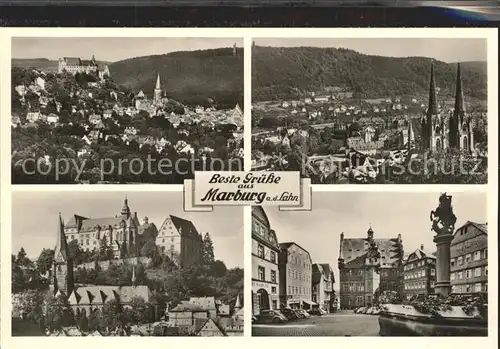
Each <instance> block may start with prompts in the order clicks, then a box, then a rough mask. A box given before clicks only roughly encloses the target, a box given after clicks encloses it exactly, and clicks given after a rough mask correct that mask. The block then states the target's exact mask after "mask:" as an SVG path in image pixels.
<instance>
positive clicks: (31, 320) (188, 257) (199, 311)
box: [12, 191, 244, 337]
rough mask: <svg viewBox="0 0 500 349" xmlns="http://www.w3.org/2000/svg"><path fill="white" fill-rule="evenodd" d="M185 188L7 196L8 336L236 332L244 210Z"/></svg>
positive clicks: (239, 325) (240, 318)
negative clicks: (201, 200)
mask: <svg viewBox="0 0 500 349" xmlns="http://www.w3.org/2000/svg"><path fill="white" fill-rule="evenodd" d="M182 195H183V194H182V192H136V191H134V192H129V193H124V192H106V191H85V192H82V191H78V192H50V191H26V192H24V191H21V192H15V193H13V197H12V336H13V337H16V336H201V337H216V336H219V337H222V336H242V335H243V321H244V310H243V306H244V297H243V253H242V252H243V209H242V208H241V207H216V208H214V210H213V212H184V210H183V207H182Z"/></svg>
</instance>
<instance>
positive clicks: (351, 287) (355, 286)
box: [340, 282, 365, 292]
mask: <svg viewBox="0 0 500 349" xmlns="http://www.w3.org/2000/svg"><path fill="white" fill-rule="evenodd" d="M340 290H341V291H343V292H364V291H365V285H364V283H362V282H345V283H342V284H341V285H340Z"/></svg>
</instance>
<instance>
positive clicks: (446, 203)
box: [430, 193, 457, 235]
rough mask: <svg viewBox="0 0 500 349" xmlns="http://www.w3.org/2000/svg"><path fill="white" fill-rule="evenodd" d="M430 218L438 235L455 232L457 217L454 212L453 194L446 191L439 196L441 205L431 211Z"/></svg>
mask: <svg viewBox="0 0 500 349" xmlns="http://www.w3.org/2000/svg"><path fill="white" fill-rule="evenodd" d="M430 220H431V221H432V230H434V231H435V232H436V233H437V235H442V234H453V232H454V231H455V223H456V221H457V217H456V216H455V214H454V213H453V206H452V205H451V195H446V193H443V194H441V196H440V197H439V206H438V207H437V208H436V210H434V211H431V215H430Z"/></svg>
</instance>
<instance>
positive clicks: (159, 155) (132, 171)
mask: <svg viewBox="0 0 500 349" xmlns="http://www.w3.org/2000/svg"><path fill="white" fill-rule="evenodd" d="M242 44H243V40H242V39H241V38H239V39H232V38H230V39H226V38H133V37H131V38H126V37H120V38H99V37H98V38H96V37H92V38H74V37H43V38H41V37H16V38H13V39H12V59H11V89H12V96H11V117H12V135H11V137H12V148H11V152H12V183H13V184H77V183H80V184H81V183H88V184H94V183H101V184H116V183H122V184H124V183H129V184H130V183H142V184H144V183H153V184H182V183H183V181H184V179H186V178H192V175H193V173H194V171H200V170H204V169H206V170H226V171H227V170H243V109H242V108H243V48H242Z"/></svg>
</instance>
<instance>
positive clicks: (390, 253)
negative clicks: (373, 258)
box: [342, 238, 403, 268]
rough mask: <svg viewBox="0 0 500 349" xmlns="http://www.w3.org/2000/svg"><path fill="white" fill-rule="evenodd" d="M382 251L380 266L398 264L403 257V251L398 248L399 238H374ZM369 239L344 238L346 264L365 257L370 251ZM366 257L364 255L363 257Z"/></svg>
mask: <svg viewBox="0 0 500 349" xmlns="http://www.w3.org/2000/svg"><path fill="white" fill-rule="evenodd" d="M374 240H375V243H376V245H377V247H378V251H379V252H380V266H381V267H382V268H383V267H386V268H387V267H388V268H390V267H393V266H396V265H395V263H396V264H397V263H398V262H399V261H400V259H402V257H403V256H402V255H400V254H401V252H402V251H398V248H397V239H374ZM368 247H369V242H368V239H362V238H351V239H349V238H347V239H344V240H342V254H343V256H344V261H345V264H348V263H350V262H351V261H354V260H355V259H358V258H359V257H363V256H364V255H365V254H366V252H367V251H368ZM363 258H364V257H363Z"/></svg>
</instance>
